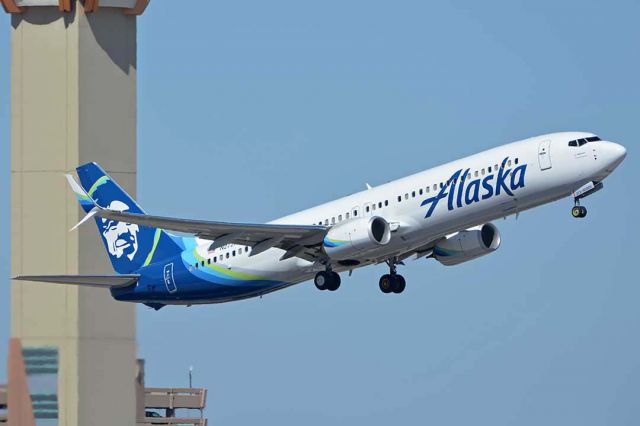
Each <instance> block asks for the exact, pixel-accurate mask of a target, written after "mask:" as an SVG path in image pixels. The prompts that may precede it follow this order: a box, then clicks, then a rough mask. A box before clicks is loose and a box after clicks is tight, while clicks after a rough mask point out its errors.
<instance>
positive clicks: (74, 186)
mask: <svg viewBox="0 0 640 426" xmlns="http://www.w3.org/2000/svg"><path fill="white" fill-rule="evenodd" d="M64 177H66V178H67V182H69V186H70V187H71V190H72V191H73V193H74V194H75V196H76V198H77V199H78V202H79V203H80V204H81V205H82V207H85V206H91V207H94V206H97V204H96V202H95V201H93V199H92V198H91V197H89V194H87V191H85V190H84V188H83V187H82V186H80V184H79V183H78V182H76V180H75V179H74V178H73V176H71V175H70V174H68V173H67V174H65V175H64Z"/></svg>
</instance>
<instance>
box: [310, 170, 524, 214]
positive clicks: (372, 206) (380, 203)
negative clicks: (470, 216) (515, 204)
mask: <svg viewBox="0 0 640 426" xmlns="http://www.w3.org/2000/svg"><path fill="white" fill-rule="evenodd" d="M519 163H520V159H519V158H517V157H516V158H515V159H514V160H513V163H512V161H511V160H507V164H506V166H507V167H511V166H512V165H513V164H516V165H517V164H519ZM500 167H501V166H500V165H498V164H494V165H493V166H489V167H486V168H482V169H480V170H476V171H474V172H473V176H474V177H476V178H477V177H481V176H485V175H486V174H491V173H493V172H494V171H498V170H499V169H500ZM471 177H472V173H468V174H467V175H466V176H463V177H462V178H461V179H460V180H461V181H462V182H464V181H465V180H468V179H471ZM456 182H457V179H456V180H454V181H453V183H456ZM451 183H452V182H449V181H447V182H440V183H439V184H437V183H434V184H433V185H427V186H426V187H425V188H424V189H423V188H420V189H418V190H417V191H411V198H415V197H416V196H417V195H423V194H425V193H426V194H429V193H430V192H431V190H432V188H433V191H437V190H438V188H440V189H442V188H443V187H444V186H448V185H450V184H451ZM409 198H410V197H409V193H408V192H407V193H405V194H404V199H405V200H408V199H409ZM398 202H399V203H400V202H402V195H398ZM387 206H389V200H384V201H378V202H377V203H367V204H365V207H364V210H365V213H369V212H371V211H375V210H376V207H377V208H378V209H381V208H382V207H387ZM356 216H358V209H357V208H354V209H353V210H351V212H347V213H345V214H344V217H343V215H342V214H339V215H338V216H334V217H332V218H331V220H329V219H324V221H322V220H319V221H318V225H322V224H324V225H325V226H329V224H331V225H335V224H336V223H338V222H342V220H343V218H344V220H348V219H349V218H351V217H354V218H355V217H356Z"/></svg>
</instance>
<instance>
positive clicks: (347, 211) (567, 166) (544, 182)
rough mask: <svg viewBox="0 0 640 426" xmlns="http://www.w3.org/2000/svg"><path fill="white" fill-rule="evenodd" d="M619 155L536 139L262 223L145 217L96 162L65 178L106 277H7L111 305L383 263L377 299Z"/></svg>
mask: <svg viewBox="0 0 640 426" xmlns="http://www.w3.org/2000/svg"><path fill="white" fill-rule="evenodd" d="M625 157H626V149H625V148H624V147H623V146H622V145H619V144H617V143H614V142H609V141H604V140H601V139H600V138H599V137H598V136H596V135H595V134H593V133H586V132H563V133H552V134H546V135H542V136H537V137H533V138H529V139H525V140H521V141H517V142H513V143H510V144H507V145H503V146H500V147H497V148H494V149H490V150H487V151H484V152H481V153H479V154H476V155H472V156H469V157H466V158H463V159H461V160H457V161H453V162H450V163H447V164H444V165H441V166H438V167H435V168H432V169H429V170H425V171H422V172H419V173H416V174H413V175H410V176H407V177H404V178H401V179H398V180H395V181H392V182H389V183H386V184H384V185H380V186H376V187H371V186H370V185H368V184H367V189H366V190H363V191H361V192H358V193H355V194H352V195H349V196H346V197H343V198H340V199H337V200H335V201H331V202H328V203H325V204H322V205H319V206H316V207H313V208H310V209H307V210H303V211H301V212H298V213H294V214H291V215H289V216H285V217H282V218H280V219H277V220H274V221H272V222H269V223H264V224H262V223H229V222H219V221H206V220H190V219H180V218H171V217H161V216H153V215H148V214H146V213H144V211H143V210H142V209H141V208H140V206H138V204H137V203H136V202H135V201H134V200H133V199H132V198H131V197H130V196H129V195H127V193H126V192H125V191H124V190H123V189H122V188H121V187H120V186H119V185H118V184H117V183H116V182H115V181H114V180H113V179H112V178H111V177H110V176H109V175H108V174H107V173H106V172H105V171H104V170H103V169H102V168H100V166H98V165H97V164H96V163H87V164H84V165H81V166H79V167H77V169H76V172H77V175H78V177H79V179H80V183H78V182H77V181H76V180H75V179H74V177H73V176H71V175H66V177H67V180H68V182H69V185H70V186H71V189H72V190H73V192H74V193H75V195H76V197H77V199H78V201H79V203H80V206H81V207H82V208H83V210H84V211H85V213H86V216H84V218H83V219H82V220H81V221H80V222H79V223H78V224H77V225H76V226H75V227H74V228H72V229H75V228H76V227H78V226H80V225H81V224H83V223H85V222H87V221H89V220H90V219H91V218H93V219H94V220H95V223H96V224H97V226H98V231H99V233H100V236H101V237H102V240H103V242H104V245H105V248H106V249H107V252H108V255H109V258H110V260H111V263H112V265H113V269H114V270H115V272H116V273H117V274H115V275H98V276H96V275H91V276H88V275H48V276H42V275H40V276H21V277H16V279H18V280H25V281H40V282H48V283H60V284H75V285H81V286H93V287H102V288H107V289H109V290H110V292H111V295H112V296H113V297H114V298H115V299H116V300H119V301H125V302H137V303H143V304H145V305H147V306H149V307H151V308H154V309H156V310H158V309H160V308H162V307H164V306H166V305H188V306H190V305H193V304H208V303H222V302H230V301H235V300H241V299H247V298H251V297H256V296H262V295H264V294H267V293H270V292H273V291H276V290H281V289H284V288H287V287H289V286H292V285H294V284H298V283H301V282H304V281H308V280H311V279H313V281H314V284H315V286H316V287H317V288H318V289H319V290H328V291H335V290H337V289H338V288H339V287H340V284H341V277H340V275H339V274H340V273H343V272H348V273H349V275H351V273H352V271H353V270H354V269H357V268H361V267H364V266H367V265H374V264H382V263H386V264H387V266H388V268H389V272H388V273H386V274H384V275H383V276H382V277H381V278H380V280H379V287H380V290H381V291H382V292H383V293H395V294H397V293H402V292H403V291H404V289H405V287H406V281H405V279H404V278H403V276H402V275H400V274H398V271H397V268H398V266H401V265H404V261H405V260H407V259H410V258H413V259H419V258H423V257H425V258H429V259H435V260H436V261H438V262H439V263H441V264H443V265H446V266H452V265H458V264H460V263H463V262H467V261H470V260H473V259H476V258H479V257H481V256H485V255H487V254H489V253H492V252H494V251H496V250H497V249H498V248H499V247H500V242H501V235H500V232H499V231H498V228H497V227H496V226H495V225H494V224H492V223H491V221H493V220H496V219H499V218H503V217H507V216H511V215H514V214H515V215H518V214H520V213H521V212H523V211H525V210H528V209H531V208H534V207H537V206H540V205H543V204H546V203H550V202H553V201H556V200H559V199H562V198H565V197H569V196H571V197H572V198H573V204H574V205H573V207H572V209H571V215H572V216H573V217H574V218H584V217H585V216H586V215H587V209H586V208H585V207H584V206H582V205H581V203H580V202H581V200H583V199H584V198H585V197H587V196H590V195H592V194H594V193H595V192H597V191H599V190H601V189H602V188H603V180H604V179H605V178H607V177H608V176H609V175H610V174H611V173H612V172H613V171H614V169H616V168H617V167H618V166H619V165H620V164H621V163H622V161H623V160H624V158H625Z"/></svg>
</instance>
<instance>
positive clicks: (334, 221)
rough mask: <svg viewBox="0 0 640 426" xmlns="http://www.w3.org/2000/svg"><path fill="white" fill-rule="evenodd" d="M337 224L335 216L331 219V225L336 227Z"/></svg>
mask: <svg viewBox="0 0 640 426" xmlns="http://www.w3.org/2000/svg"><path fill="white" fill-rule="evenodd" d="M335 223H336V217H335V216H334V217H332V218H331V224H332V225H334V224H335Z"/></svg>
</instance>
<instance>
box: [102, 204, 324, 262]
mask: <svg viewBox="0 0 640 426" xmlns="http://www.w3.org/2000/svg"><path fill="white" fill-rule="evenodd" d="M96 215H97V216H99V217H103V218H106V219H112V220H117V221H119V222H126V223H135V224H137V225H142V226H148V227H151V228H160V229H164V230H168V231H173V232H182V233H187V234H193V235H196V236H198V237H200V238H202V239H205V240H211V241H214V243H213V244H212V248H216V247H219V246H220V245H224V244H229V243H232V244H240V245H247V246H252V247H253V246H257V245H258V244H260V243H263V242H264V241H271V242H275V244H273V245H272V247H278V248H281V249H283V250H285V251H286V250H289V249H291V248H292V247H293V246H297V245H300V246H305V247H313V246H317V245H318V244H321V243H322V240H323V238H324V236H325V235H326V233H327V228H326V227H324V226H320V225H283V224H272V223H265V224H257V223H230V222H215V221H207V220H192V219H179V218H171V217H162V216H152V215H147V214H139V213H129V212H119V211H115V210H109V209H104V208H100V209H99V211H98V212H97V213H96ZM216 240H217V242H216Z"/></svg>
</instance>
